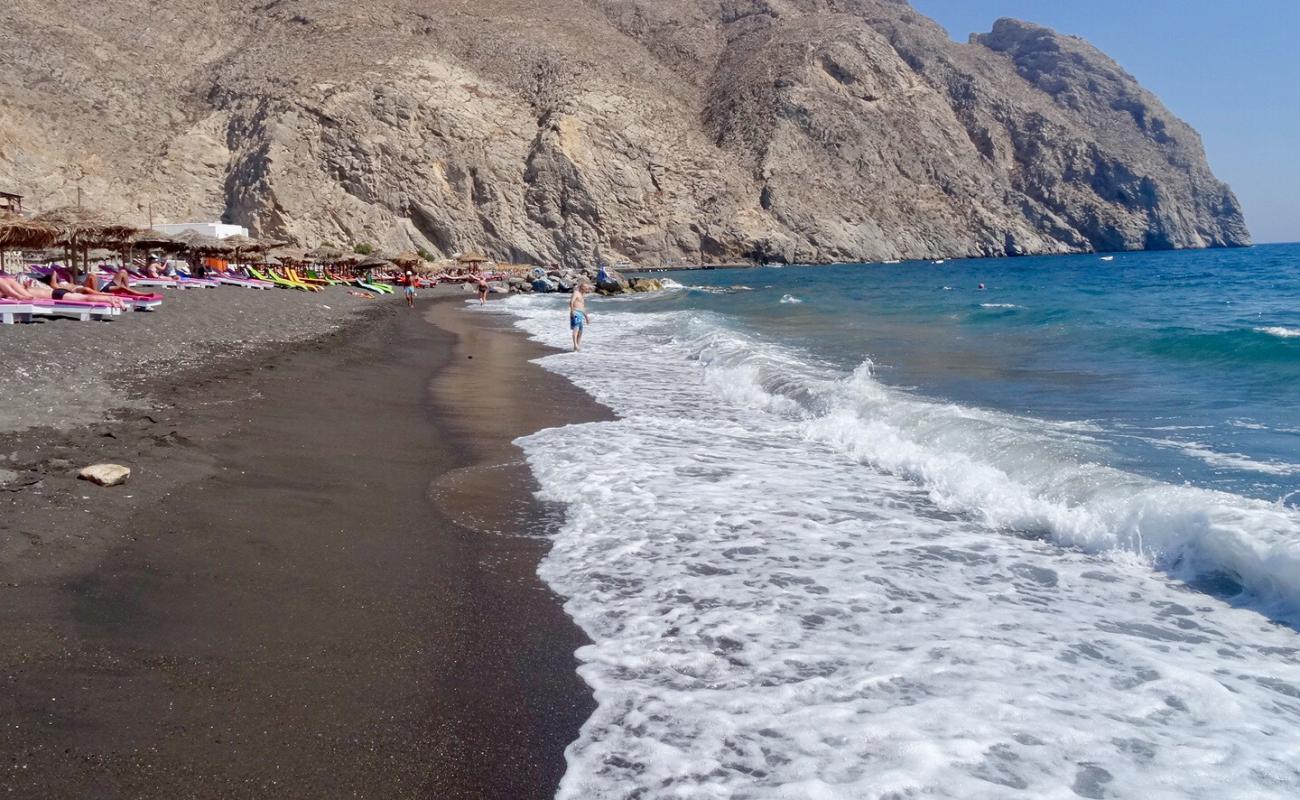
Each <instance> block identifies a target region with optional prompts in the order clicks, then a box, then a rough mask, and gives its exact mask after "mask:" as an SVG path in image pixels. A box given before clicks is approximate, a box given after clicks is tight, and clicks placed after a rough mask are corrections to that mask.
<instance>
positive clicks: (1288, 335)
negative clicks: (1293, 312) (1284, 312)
mask: <svg viewBox="0 0 1300 800" xmlns="http://www.w3.org/2000/svg"><path fill="white" fill-rule="evenodd" d="M1255 332H1256V333H1267V334H1268V335H1269V336H1277V337H1278V338H1281V339H1294V338H1296V337H1300V328H1283V327H1282V326H1281V325H1270V326H1268V327H1265V328H1256V329H1255Z"/></svg>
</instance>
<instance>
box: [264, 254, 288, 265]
mask: <svg viewBox="0 0 1300 800" xmlns="http://www.w3.org/2000/svg"><path fill="white" fill-rule="evenodd" d="M262 263H263V264H265V265H267V266H268V267H279V266H282V265H283V264H284V262H283V261H281V260H280V259H278V258H276V257H275V256H266V257H265V258H263V259H262Z"/></svg>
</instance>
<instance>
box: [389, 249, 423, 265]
mask: <svg viewBox="0 0 1300 800" xmlns="http://www.w3.org/2000/svg"><path fill="white" fill-rule="evenodd" d="M422 260H423V259H421V258H420V254H419V253H417V252H415V251H414V250H405V251H403V252H401V253H398V254H397V255H395V256H393V258H392V262H393V263H394V264H396V265H397V266H399V267H414V266H417V265H419V263H420V262H421V261H422Z"/></svg>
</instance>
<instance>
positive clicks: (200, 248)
mask: <svg viewBox="0 0 1300 800" xmlns="http://www.w3.org/2000/svg"><path fill="white" fill-rule="evenodd" d="M176 240H177V241H178V242H181V243H183V244H184V245H185V248H186V249H187V250H189V252H190V254H191V255H192V256H200V257H201V256H204V255H225V254H227V253H230V252H231V249H232V248H231V247H230V245H228V244H226V243H225V241H223V240H221V239H218V238H216V237H215V236H208V235H207V234H203V233H199V232H198V231H194V230H189V231H181V232H180V233H178V234H176ZM201 264H202V262H200V264H199V266H201ZM190 266H191V267H194V266H196V265H194V264H191V265H190ZM202 271H203V270H202V269H200V270H199V274H201V273H202Z"/></svg>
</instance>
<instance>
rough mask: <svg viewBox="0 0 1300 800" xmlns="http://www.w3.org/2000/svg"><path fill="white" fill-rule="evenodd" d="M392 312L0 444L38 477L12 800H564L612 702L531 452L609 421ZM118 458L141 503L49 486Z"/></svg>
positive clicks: (467, 341)
mask: <svg viewBox="0 0 1300 800" xmlns="http://www.w3.org/2000/svg"><path fill="white" fill-rule="evenodd" d="M363 302H364V301H363ZM373 302H374V303H375V304H376V306H377V307H378V308H379V309H380V310H378V311H377V312H375V313H374V315H373V316H372V317H371V318H369V319H367V320H365V324H364V325H361V326H358V327H356V328H354V329H350V330H346V331H342V332H336V333H334V334H333V335H331V336H329V337H326V338H325V339H323V340H316V341H314V342H312V343H311V344H309V345H306V346H299V347H298V348H296V349H294V350H293V351H292V352H281V353H270V354H267V353H265V352H263V353H262V354H261V355H259V356H257V357H250V358H247V359H245V362H244V363H243V364H241V365H240V366H239V367H238V368H237V369H235V370H234V372H233V373H230V371H229V369H228V366H227V368H226V369H227V372H226V373H224V374H213V375H211V376H209V377H208V378H206V379H198V378H195V377H194V376H193V375H192V374H190V375H188V376H187V377H186V379H185V380H186V383H185V385H183V386H174V387H171V392H172V393H171V394H170V395H169V396H168V397H167V402H165V403H159V404H158V407H157V408H155V409H151V410H149V411H147V412H134V413H128V414H124V415H120V416H119V417H118V418H117V419H114V420H110V421H104V422H99V423H96V424H95V425H92V426H90V427H88V428H79V429H75V430H73V431H70V432H68V433H67V435H66V436H64V437H63V438H62V439H61V440H58V441H52V442H45V443H41V442H39V441H37V440H35V439H34V438H33V437H39V436H41V435H42V434H44V435H46V436H47V437H48V436H49V432H48V431H45V432H42V431H39V430H30V431H27V432H25V433H20V434H13V433H11V434H8V435H7V436H6V437H5V438H4V446H3V447H0V452H3V453H6V454H7V455H8V456H9V463H10V464H14V463H17V462H22V463H27V461H32V459H31V458H28V457H30V456H32V455H33V453H35V451H34V450H32V448H35V447H38V446H39V447H41V448H42V452H40V453H35V456H36V457H35V461H34V462H33V463H37V464H41V465H43V467H42V469H44V470H45V471H44V472H41V471H32V470H24V471H23V474H24V475H26V476H28V477H38V478H39V479H40V480H41V483H40V484H31V485H28V486H26V487H21V486H20V487H18V490H17V491H5V492H0V515H3V516H0V592H3V593H4V597H5V602H4V603H3V604H0V667H3V669H0V675H3V676H4V681H5V686H4V690H3V692H0V695H3V697H2V698H0V719H2V720H4V724H3V727H2V728H0V790H7V791H11V792H14V793H15V795H16V796H24V797H67V796H95V797H230V796H248V797H261V796H275V797H336V796H365V797H466V798H469V797H476V798H477V797H510V798H527V797H549V796H550V795H551V794H552V793H553V791H554V787H555V784H556V783H557V782H558V779H559V777H560V775H561V774H562V772H563V768H564V763H563V749H564V747H565V746H566V745H567V744H568V742H569V741H571V740H572V739H573V738H574V737H575V736H576V733H577V729H578V727H579V726H580V725H581V723H582V722H583V721H584V720H585V718H586V716H587V714H588V713H589V712H590V708H591V699H590V697H589V692H588V690H587V689H586V687H585V686H584V685H582V683H581V681H580V680H579V679H578V677H577V675H576V674H575V672H574V667H575V665H576V662H575V660H574V657H573V650H574V649H575V648H576V647H577V646H579V645H580V644H581V643H582V641H583V640H582V637H581V634H580V632H579V631H577V629H576V628H575V627H574V626H573V625H572V623H571V622H570V621H569V620H568V618H567V617H566V616H565V615H564V614H563V611H562V610H561V608H560V603H559V601H558V598H555V597H554V595H553V594H551V593H550V591H549V590H548V589H547V588H546V587H545V586H544V585H542V584H541V583H540V581H539V580H538V578H537V577H536V564H537V561H538V559H539V558H540V557H541V555H542V554H543V552H544V548H545V546H546V544H545V540H544V539H542V538H539V537H537V536H536V535H535V534H536V533H539V532H543V529H544V527H545V523H546V521H547V520H548V519H550V517H549V516H548V515H549V514H551V513H553V512H551V511H549V510H548V509H545V508H543V507H541V506H540V505H539V504H537V502H536V501H535V500H534V499H533V498H532V496H531V490H532V484H531V477H530V476H529V475H528V473H527V470H526V468H525V467H524V465H523V464H522V463H521V461H520V459H519V454H518V452H517V451H515V450H514V449H513V446H512V445H510V441H511V440H513V439H514V438H515V437H517V436H519V435H523V434H525V433H528V432H530V431H532V430H536V429H537V428H540V427H544V426H548V425H554V424H565V423H566V422H571V421H578V420H582V419H590V418H596V417H599V416H602V415H603V414H604V413H606V412H604V411H603V409H601V408H600V407H599V406H596V404H595V403H594V402H592V401H590V400H589V399H588V398H586V397H585V396H584V395H581V394H580V393H579V392H577V390H575V389H573V388H572V387H571V386H569V385H568V384H567V383H565V382H563V381H562V380H561V379H559V378H558V377H556V376H552V375H549V374H547V373H545V372H544V371H542V370H541V369H540V368H537V367H535V366H531V365H528V364H526V361H527V360H528V358H531V357H535V356H536V355H537V354H538V353H539V352H540V351H539V349H538V348H537V347H535V346H534V345H531V344H529V343H527V342H525V341H524V340H523V339H522V338H521V337H519V336H517V335H515V334H513V333H504V332H500V331H493V330H491V329H490V326H485V325H483V324H482V322H481V318H480V320H473V319H471V315H469V314H466V313H464V312H463V311H462V310H460V309H458V308H456V307H455V305H457V304H455V303H451V304H441V305H434V304H426V305H425V307H424V308H422V309H421V310H420V311H419V312H417V313H410V312H407V311H406V309H405V308H403V307H401V306H400V301H398V302H396V303H391V304H388V305H384V306H380V305H379V301H373ZM426 318H432V319H437V320H441V321H442V322H441V324H442V325H443V326H444V327H445V330H442V329H439V328H437V327H435V326H433V325H430V324H428V321H429V320H428V319H426ZM471 356H472V358H471ZM15 448H16V449H15ZM24 448H27V449H26V450H24ZM53 452H58V453H59V454H60V455H51V453H53ZM15 454H17V455H19V456H20V457H19V458H18V459H17V462H16V461H15V460H14V459H13V456H14V455H15ZM24 454H25V455H24ZM100 455H104V456H112V457H117V458H122V456H124V455H125V456H128V457H129V459H130V460H131V463H132V465H133V466H135V467H137V470H138V472H137V475H136V476H133V479H132V482H131V483H130V484H128V485H127V486H126V487H122V488H119V489H116V490H104V489H100V488H98V487H93V486H89V485H87V484H84V483H77V482H75V481H73V480H72V479H71V478H70V477H69V476H68V475H66V474H63V473H60V472H59V471H58V466H59V464H57V463H56V464H51V463H50V462H51V461H70V462H72V463H80V461H81V460H85V459H87V458H90V457H92V456H93V457H96V458H97V457H98V456H100ZM24 458H27V461H24ZM122 460H128V459H127V458H122ZM10 488H12V486H11V487H10ZM82 498H89V499H87V500H83V499H82ZM521 534H528V535H521Z"/></svg>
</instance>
